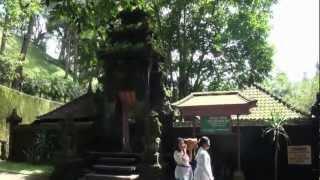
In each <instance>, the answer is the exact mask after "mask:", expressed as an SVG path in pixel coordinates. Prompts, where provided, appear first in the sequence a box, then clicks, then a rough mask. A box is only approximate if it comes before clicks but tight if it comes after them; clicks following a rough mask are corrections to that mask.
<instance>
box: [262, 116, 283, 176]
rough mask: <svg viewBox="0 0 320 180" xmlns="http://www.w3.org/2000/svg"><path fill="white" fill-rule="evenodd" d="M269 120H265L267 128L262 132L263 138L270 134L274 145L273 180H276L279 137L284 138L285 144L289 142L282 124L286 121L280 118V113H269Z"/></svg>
mask: <svg viewBox="0 0 320 180" xmlns="http://www.w3.org/2000/svg"><path fill="white" fill-rule="evenodd" d="M271 117H272V118H271V119H270V120H267V121H266V122H267V124H268V126H269V127H267V128H266V129H265V130H264V132H263V136H266V135H269V134H271V136H272V141H273V145H274V180H278V156H279V151H280V147H281V144H280V142H281V141H280V139H281V137H283V138H284V140H285V142H286V143H287V142H288V140H289V136H288V133H287V132H286V130H285V129H284V127H283V126H284V124H285V123H286V119H285V118H284V117H282V116H281V114H280V112H277V111H275V110H274V111H273V112H272V113H271Z"/></svg>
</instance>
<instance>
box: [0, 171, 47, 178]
mask: <svg viewBox="0 0 320 180" xmlns="http://www.w3.org/2000/svg"><path fill="white" fill-rule="evenodd" d="M0 179H1V180H48V179H49V178H48V177H47V176H44V175H24V174H12V173H6V172H0Z"/></svg>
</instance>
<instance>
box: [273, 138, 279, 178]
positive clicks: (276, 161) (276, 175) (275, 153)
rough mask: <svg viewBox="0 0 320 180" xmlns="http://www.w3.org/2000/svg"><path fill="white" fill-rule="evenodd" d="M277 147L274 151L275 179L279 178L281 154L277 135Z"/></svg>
mask: <svg viewBox="0 0 320 180" xmlns="http://www.w3.org/2000/svg"><path fill="white" fill-rule="evenodd" d="M275 143H276V146H275V147H276V149H275V152H274V180H278V154H279V137H278V135H276V139H275Z"/></svg>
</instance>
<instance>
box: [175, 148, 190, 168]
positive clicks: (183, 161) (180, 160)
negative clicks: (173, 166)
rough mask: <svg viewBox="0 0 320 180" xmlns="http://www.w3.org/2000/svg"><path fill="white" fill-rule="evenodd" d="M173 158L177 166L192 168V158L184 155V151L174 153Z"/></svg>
mask: <svg viewBox="0 0 320 180" xmlns="http://www.w3.org/2000/svg"><path fill="white" fill-rule="evenodd" d="M173 158H174V160H175V161H176V163H177V165H182V166H190V163H189V161H190V158H189V156H188V154H187V153H184V152H183V151H180V152H179V151H174V154H173Z"/></svg>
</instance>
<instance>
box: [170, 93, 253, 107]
mask: <svg viewBox="0 0 320 180" xmlns="http://www.w3.org/2000/svg"><path fill="white" fill-rule="evenodd" d="M251 102H252V101H251V99H248V98H246V97H244V96H242V95H241V94H240V93H239V92H237V91H215V92H194V93H191V94H190V95H188V96H187V97H185V98H183V99H181V100H179V101H177V102H175V103H173V104H172V105H173V106H177V107H191V106H215V105H235V104H247V103H251Z"/></svg>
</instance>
